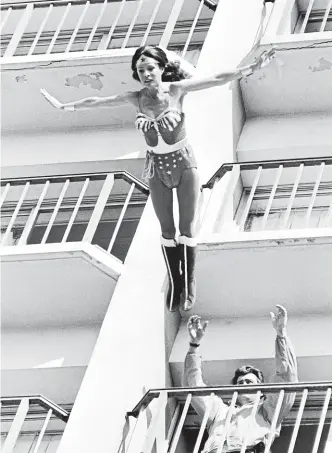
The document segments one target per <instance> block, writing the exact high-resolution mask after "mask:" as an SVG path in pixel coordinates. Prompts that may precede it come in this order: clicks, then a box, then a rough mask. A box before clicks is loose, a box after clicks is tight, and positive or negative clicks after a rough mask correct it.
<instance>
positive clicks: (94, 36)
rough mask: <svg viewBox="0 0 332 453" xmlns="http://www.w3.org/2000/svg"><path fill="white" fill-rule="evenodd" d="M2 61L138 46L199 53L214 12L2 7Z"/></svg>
mask: <svg viewBox="0 0 332 453" xmlns="http://www.w3.org/2000/svg"><path fill="white" fill-rule="evenodd" d="M1 17H2V18H1V25H0V30H1V36H2V39H1V56H3V57H6V58H11V57H22V56H27V57H29V58H30V59H34V58H35V57H36V56H38V57H40V56H41V55H43V56H45V57H46V58H51V59H52V58H53V57H54V58H55V56H53V54H56V56H57V57H59V58H60V57H62V58H69V54H70V55H72V54H75V53H77V52H79V53H82V52H83V53H84V54H85V55H86V56H87V55H91V56H93V55H94V54H95V55H98V56H100V55H101V54H103V55H104V56H105V55H106V54H107V51H108V50H114V49H128V48H136V47H139V46H142V45H160V46H163V47H168V48H170V47H176V49H177V50H179V51H180V52H181V53H182V56H185V54H186V52H187V50H188V49H197V48H201V47H202V44H203V42H204V40H205V37H206V35H207V32H208V29H209V27H210V24H211V21H212V18H213V11H212V9H211V8H209V7H208V6H206V5H205V2H203V1H197V0H196V1H195V2H193V1H192V0H135V1H134V0H119V1H112V0H104V1H103V0H74V1H69V0H59V1H58V0H57V1H50V0H43V1H35V2H19V3H6V4H2V6H1ZM51 55H52V56H51Z"/></svg>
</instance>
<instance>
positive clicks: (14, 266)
mask: <svg viewBox="0 0 332 453" xmlns="http://www.w3.org/2000/svg"><path fill="white" fill-rule="evenodd" d="M0 256H1V261H2V326H3V327H11V328H13V327H29V326H66V325H67V326H68V325H86V324H94V323H100V322H102V320H103V318H104V315H105V313H106V310H107V307H108V305H109V302H110V300H111V298H112V294H113V291H114V288H115V285H116V282H117V279H118V277H119V275H120V274H121V270H122V266H123V265H122V263H121V262H120V261H119V260H118V259H117V258H115V257H113V256H112V255H110V254H108V253H106V252H105V251H104V250H102V249H100V248H99V247H98V246H95V245H91V244H86V243H80V242H76V243H65V244H45V245H26V246H5V247H2V248H1V251H0Z"/></svg>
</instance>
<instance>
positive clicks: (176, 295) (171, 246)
mask: <svg viewBox="0 0 332 453" xmlns="http://www.w3.org/2000/svg"><path fill="white" fill-rule="evenodd" d="M161 248H162V251H163V255H164V259H165V263H166V268H167V274H168V289H167V294H166V307H167V308H168V310H169V311H177V310H178V309H179V308H180V302H181V291H182V282H181V275H180V248H179V245H178V244H177V243H176V241H175V240H174V239H165V238H163V237H162V238H161Z"/></svg>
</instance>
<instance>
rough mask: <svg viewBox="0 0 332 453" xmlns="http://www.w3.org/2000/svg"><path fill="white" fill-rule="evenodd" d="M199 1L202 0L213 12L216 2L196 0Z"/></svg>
mask: <svg viewBox="0 0 332 453" xmlns="http://www.w3.org/2000/svg"><path fill="white" fill-rule="evenodd" d="M198 1H199V2H201V1H203V3H204V5H205V6H207V7H208V8H209V9H211V10H212V11H213V12H215V11H216V9H217V6H218V3H216V2H214V1H213V0H198Z"/></svg>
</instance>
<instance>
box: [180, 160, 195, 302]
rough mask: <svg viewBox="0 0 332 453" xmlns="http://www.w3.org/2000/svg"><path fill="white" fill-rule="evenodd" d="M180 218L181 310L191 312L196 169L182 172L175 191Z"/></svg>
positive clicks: (193, 277)
mask: <svg viewBox="0 0 332 453" xmlns="http://www.w3.org/2000/svg"><path fill="white" fill-rule="evenodd" d="M177 194H178V203H179V217H180V225H179V226H180V234H181V236H180V237H179V243H180V256H181V266H182V286H183V292H182V308H183V310H185V311H188V310H191V309H192V307H193V306H194V304H195V301H196V300H195V299H196V279H195V262H196V245H197V242H196V239H195V218H196V212H197V207H198V200H199V195H200V182H199V174H198V171H197V168H190V169H188V170H185V171H184V172H183V175H182V178H181V181H180V184H179V187H178V189H177Z"/></svg>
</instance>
